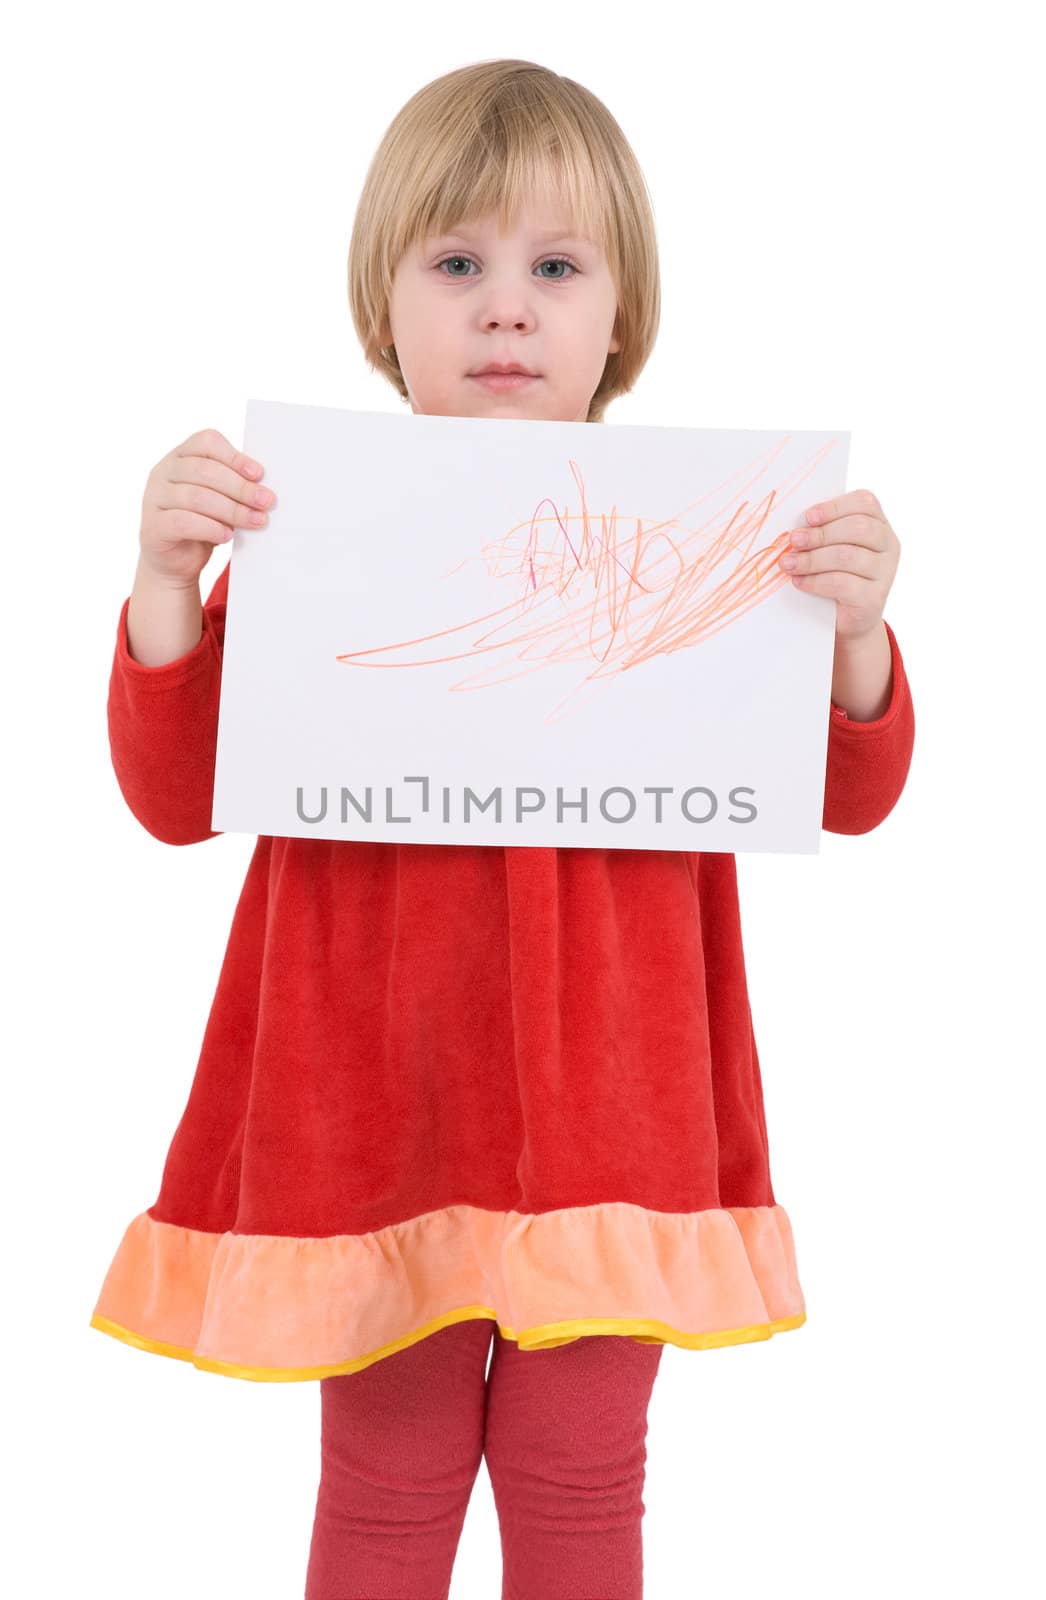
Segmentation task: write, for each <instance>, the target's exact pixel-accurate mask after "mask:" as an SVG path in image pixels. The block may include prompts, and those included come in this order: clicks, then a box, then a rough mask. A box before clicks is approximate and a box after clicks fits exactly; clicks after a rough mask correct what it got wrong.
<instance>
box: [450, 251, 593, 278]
mask: <svg viewBox="0 0 1046 1600" xmlns="http://www.w3.org/2000/svg"><path fill="white" fill-rule="evenodd" d="M472 260H473V257H472V256H466V255H463V254H462V252H461V251H460V250H459V251H455V253H454V254H453V255H452V256H444V257H443V260H442V261H437V262H436V271H437V272H438V271H439V269H440V268H441V267H445V266H446V264H447V262H448V261H472ZM552 263H556V264H557V265H562V266H564V267H569V268H570V269H571V271H572V272H573V273H575V274H576V273H578V272H579V271H580V270H581V269H580V268H579V267H576V266H575V265H574V263H573V261H571V260H569V258H568V257H567V256H546V257H545V259H544V261H541V262H539V263H538V265H539V266H542V267H547V266H549V265H550V264H552ZM443 276H444V277H451V278H463V277H464V278H468V277H471V273H467V272H466V273H461V272H451V273H449V274H448V273H444V274H443ZM545 282H546V283H566V282H567V279H566V278H565V277H555V278H546V279H545Z"/></svg>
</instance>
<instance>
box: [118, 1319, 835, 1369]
mask: <svg viewBox="0 0 1046 1600" xmlns="http://www.w3.org/2000/svg"><path fill="white" fill-rule="evenodd" d="M483 1317H486V1318H488V1319H489V1320H490V1321H492V1322H497V1325H498V1331H499V1333H500V1334H501V1335H502V1337H503V1338H506V1339H511V1340H512V1341H513V1342H514V1343H516V1344H518V1343H519V1341H520V1335H518V1334H516V1333H514V1332H513V1331H512V1330H511V1329H510V1328H505V1327H502V1325H501V1323H500V1322H498V1317H497V1312H496V1311H493V1310H492V1309H491V1308H490V1307H489V1306H465V1307H463V1308H462V1309H460V1310H458V1311H448V1312H447V1314H446V1316H442V1317H436V1318H434V1319H433V1321H432V1322H427V1323H426V1324H425V1326H424V1327H423V1328H418V1329H416V1330H415V1332H414V1333H408V1334H407V1335H406V1336H405V1337H404V1338H402V1339H396V1340H394V1341H393V1342H392V1344H386V1345H382V1347H381V1349H380V1350H374V1351H372V1353H371V1354H370V1355H369V1356H361V1357H360V1359H359V1360H358V1361H346V1362H345V1363H344V1364H343V1365H341V1366H334V1367H239V1366H236V1365H234V1364H233V1363H232V1362H228V1361H208V1360H207V1358H206V1357H205V1356H197V1355H195V1354H194V1353H193V1352H192V1351H191V1350H184V1349H182V1348H180V1347H179V1346H178V1345H173V1344H161V1343H159V1342H158V1341H157V1340H155V1339H143V1338H142V1336H141V1335H140V1334H137V1333H132V1332H131V1330H130V1329H129V1328H122V1327H121V1326H120V1324H119V1323H117V1322H110V1321H109V1319H108V1317H99V1316H93V1317H92V1318H91V1322H90V1326H91V1327H92V1328H97V1329H98V1331H99V1332H100V1333H107V1334H109V1335H110V1336H111V1337H112V1338H113V1339H119V1340H121V1341H122V1343H124V1344H129V1345H133V1346H134V1347H135V1348H136V1349H138V1350H147V1351H149V1352H150V1353H151V1354H153V1355H158V1356H171V1357H172V1358H173V1359H174V1360H175V1361H191V1362H192V1364H193V1366H194V1367H197V1368H199V1370H200V1371H201V1372H217V1373H219V1374H221V1375H222V1376H224V1377H227V1378H250V1379H253V1380H254V1381H255V1382H259V1383H296V1382H302V1381H305V1380H307V1379H316V1378H333V1377H337V1376H339V1375H340V1374H341V1373H343V1372H360V1371H362V1370H363V1368H364V1367H370V1366H373V1364H374V1363H375V1362H376V1361H383V1360H384V1359H385V1357H386V1356H391V1355H395V1353H396V1351H397V1350H405V1349H407V1347H408V1346H409V1345H412V1344H417V1343H418V1342H419V1340H421V1339H427V1338H428V1336H429V1335H430V1334H432V1333H438V1332H439V1330H440V1328H448V1327H450V1326H451V1324H452V1323H455V1322H473V1321H478V1320H479V1319H480V1318H483ZM805 1321H806V1313H805V1311H801V1312H799V1313H798V1314H797V1315H796V1316H794V1317H779V1318H778V1319H777V1320H776V1321H775V1322H757V1323H754V1324H753V1325H752V1326H750V1327H747V1328H717V1329H715V1330H713V1331H712V1332H710V1333H681V1332H680V1330H679V1329H678V1328H672V1327H669V1325H668V1323H666V1322H653V1321H650V1320H645V1319H642V1318H629V1317H590V1318H580V1319H578V1320H577V1321H574V1322H549V1323H546V1324H545V1326H544V1327H540V1328H528V1329H527V1330H526V1332H525V1333H524V1335H523V1336H522V1337H523V1340H524V1343H523V1349H524V1350H554V1349H557V1348H558V1347H559V1346H560V1345H564V1344H570V1343H572V1341H573V1340H574V1339H579V1338H583V1337H584V1336H585V1335H586V1334H597V1335H598V1334H613V1333H616V1334H622V1335H624V1336H626V1337H628V1338H632V1339H635V1340H636V1341H637V1342H638V1343H639V1344H672V1345H677V1346H678V1347H679V1348H680V1349H681V1350H713V1349H719V1348H721V1347H722V1346H724V1345H731V1344H750V1343H752V1342H753V1341H754V1340H757V1339H770V1338H772V1337H773V1335H774V1334H775V1333H787V1332H788V1331H789V1330H790V1329H792V1328H801V1327H802V1325H803V1323H804V1322H805Z"/></svg>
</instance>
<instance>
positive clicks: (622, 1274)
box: [91, 60, 914, 1600]
mask: <svg viewBox="0 0 1046 1600" xmlns="http://www.w3.org/2000/svg"><path fill="white" fill-rule="evenodd" d="M349 300H350V305H351V309H352V315H353V319H354V322H355V325H356V329H357V332H358V334H359V336H360V339H361V341H362V343H363V346H364V350H365V352H366V356H367V359H368V361H369V362H370V363H371V364H372V366H374V367H376V368H377V370H378V371H380V372H381V373H383V374H384V375H385V376H386V377H387V378H388V379H389V380H390V382H391V383H392V384H393V385H394V387H395V389H396V391H397V393H398V394H399V395H400V396H401V398H403V399H404V400H406V401H408V402H409V404H410V408H411V411H412V412H414V413H417V414H421V415H439V416H461V417H485V418H498V417H507V418H528V419H537V420H546V421H559V422H593V423H598V422H602V420H603V416H604V413H605V411H606V408H607V406H608V405H609V403H610V402H611V401H612V400H613V399H614V397H615V396H617V395H619V394H623V393H626V392H627V391H628V390H630V389H631V388H632V387H633V384H634V382H635V380H636V378H637V376H638V374H639V372H640V371H641V370H642V368H643V366H644V364H645V362H646V360H647V357H648V355H649V354H650V350H651V347H652V345H653V341H654V338H655V336H656V332H657V327H658V319H659V309H660V302H659V279H658V264H657V248H656V243H655V237H654V227H653V219H652V213H651V208H650V205H649V202H648V199H647V195H646V191H645V186H644V182H643V178H642V175H641V173H640V171H639V168H638V166H637V163H636V160H635V157H634V155H633V153H632V150H631V149H630V147H629V145H628V143H627V142H626V140H625V138H624V136H623V135H622V133H621V130H620V129H619V127H618V125H617V123H616V122H615V121H614V119H613V118H612V117H611V115H610V114H609V112H608V111H607V109H606V108H605V107H604V106H603V105H602V104H601V102H600V101H599V100H598V99H596V98H595V97H594V96H593V95H592V94H590V93H589V92H588V91H587V90H586V89H584V88H582V87H581V86H580V85H579V84H577V83H574V82H572V81H571V80H570V79H567V78H562V77H559V76H557V75H556V74H555V73H553V72H551V71H548V70H546V69H545V68H543V67H540V66H536V65H535V64H533V63H531V62H528V61H515V60H507V61H484V62H480V63H478V64H476V65H473V66H470V67H466V68H464V69H462V70H460V71H455V72H451V73H449V74H448V75H447V76H446V77H443V78H440V79H438V80H437V81H435V82H433V83H431V84H429V85H427V86H426V87H425V88H423V89H422V90H421V91H420V92H419V93H417V94H416V95H415V96H414V97H413V98H412V99H411V100H410V101H408V103H407V104H406V105H405V106H404V107H403V109H402V110H401V111H400V113H399V114H398V116H397V117H396V118H395V120H394V121H393V122H392V124H391V126H390V127H389V129H388V131H387V132H386V134H385V136H384V138H383V140H382V142H381V144H380V146H379V148H378V151H377V153H376V155H375V157H374V160H373V162H372V164H371V167H370V169H369V172H368V174H367V178H366V181H365V184H364V188H363V193H362V196H361V198H360V202H359V208H358V212H357V216H356V221H355V227H354V231H353V235H352V241H351V245H350V255H349ZM492 365H493V366H499V365H500V366H502V367H505V366H519V367H521V368H523V369H525V373H524V374H523V375H520V376H518V377H517V378H516V379H515V380H511V379H506V378H505V377H504V376H502V378H501V380H500V381H498V379H497V378H496V377H495V378H493V379H492V378H491V377H489V376H484V375H483V369H487V368H489V367H490V366H492ZM263 474H264V465H263V464H259V463H257V462H252V461H250V460H248V459H247V458H246V457H245V456H244V455H243V454H241V453H240V452H239V451H237V450H235V449H234V448H233V447H232V446H231V445H230V444H229V442H228V441H227V440H226V439H225V438H223V437H222V435H221V434H219V433H216V432H214V431H213V430H209V429H208V430H205V431H203V432H201V433H198V434H195V435H193V436H192V437H191V438H189V439H187V440H186V441H185V443H184V444H182V445H180V446H178V447H176V448H175V449H174V450H173V451H172V452H171V453H170V455H169V456H167V457H165V458H164V460H163V461H161V462H160V463H159V464H158V466H157V467H155V468H154V469H153V471H152V473H151V474H150V477H149V480H148V485H147V488H146V493H145V497H144V503H143V519H142V527H141V533H140V553H139V559H138V568H137V573H136V577H135V582H134V588H133V591H132V593H131V595H130V597H129V598H128V599H127V600H125V601H124V604H123V608H122V610H121V613H120V617H119V622H118V628H117V640H116V650H115V655H114V659H113V666H112V677H111V682H110V690H109V702H108V715H109V736H110V742H111V747H112V759H113V766H114V769H115V772H116V777H117V780H118V782H119V785H120V789H121V791H122V793H123V795H124V798H125V800H126V801H127V804H128V806H129V807H130V809H131V811H132V812H133V814H134V815H135V817H136V818H137V819H138V820H139V821H140V822H141V823H142V825H143V826H144V827H145V828H147V829H148V831H149V832H150V833H151V834H153V835H154V837H156V838H157V839H161V840H163V841H165V842H167V843H169V844H176V845H185V844H193V843H196V842H199V841H202V840H205V839H212V838H214V837H215V834H214V832H213V830H212V829H211V827H210V818H211V800H212V791H213V781H214V757H215V742H216V732H217V717H218V701H219V687H220V682H221V673H222V644H223V637H224V624H225V601H226V594H227V586H228V577H229V568H228V565H226V567H225V569H224V570H223V572H222V573H221V575H220V576H219V578H218V580H217V582H216V583H215V584H214V586H213V588H212V590H211V593H210V595H209V598H208V600H207V602H206V605H205V606H203V607H202V608H201V603H200V590H199V576H200V573H201V571H202V569H203V568H204V566H205V565H206V563H207V560H208V558H209V557H210V555H211V552H212V550H213V548H214V546H215V545H216V544H220V543H223V542H227V541H228V540H230V539H231V538H233V536H234V531H235V530H240V536H241V537H243V538H252V537H260V538H264V537H265V533H264V531H262V532H260V533H253V532H250V531H248V530H251V529H254V528H257V527H258V526H259V525H264V523H265V521H266V516H265V507H267V506H268V505H271V504H272V503H273V501H274V498H275V496H274V495H273V494H272V492H271V491H269V490H266V489H264V488H262V487H261V484H260V480H261V478H262V476H263ZM822 511H823V515H822V517H821V520H820V522H818V521H817V520H816V518H815V517H814V516H810V517H809V518H808V522H809V524H810V534H809V538H810V543H811V548H810V550H809V553H808V554H807V555H802V556H798V557H797V559H798V561H799V563H800V566H799V576H800V578H801V579H802V580H803V581H804V583H805V585H806V586H807V587H809V588H810V589H812V590H813V591H814V592H820V593H822V594H827V595H832V596H834V597H835V598H836V599H837V600H838V602H839V605H838V611H837V617H838V622H837V644H836V658H835V675H834V677H833V686H832V709H831V713H830V716H829V735H828V752H827V772H826V783H825V796H824V814H823V826H824V827H825V828H827V829H829V830H830V831H832V832H834V833H850V834H858V833H866V832H868V831H869V830H870V829H872V828H875V827H877V826H878V824H879V823H880V822H882V820H883V818H884V817H886V816H887V815H888V814H889V812H890V810H891V809H892V807H893V806H894V805H895V803H896V801H897V799H898V796H899V795H900V793H901V791H902V789H903V787H904V783H905V779H906V776H907V772H908V766H909V761H910V758H911V752H912V745H913V738H914V716H913V709H912V701H911V695H910V692H909V687H908V683H907V679H906V676H905V671H904V666H903V664H902V661H901V656H900V652H899V650H898V647H897V641H896V639H895V638H894V635H893V632H892V630H891V629H890V628H889V627H888V626H887V625H886V624H885V622H883V620H882V602H883V600H884V599H885V595H886V593H887V591H888V589H889V585H890V580H891V578H892V575H893V570H894V568H895V566H896V560H897V551H898V549H899V546H898V544H897V541H896V538H895V536H894V535H893V532H892V530H891V529H890V528H889V525H888V524H887V523H886V521H885V519H884V518H883V517H882V515H881V512H880V511H879V509H878V502H877V501H875V500H874V497H872V496H870V495H868V494H867V493H866V492H865V491H858V492H857V493H856V494H855V495H847V496H844V497H842V498H841V499H840V500H839V501H836V502H832V503H830V504H829V505H828V506H827V507H825V508H822ZM844 541H845V542H844ZM793 543H798V529H797V530H796V537H795V539H794V540H793ZM787 581H789V580H788V578H787V576H786V575H785V573H784V572H783V571H782V574H781V582H782V583H784V582H787ZM683 732H684V736H685V730H684V731H683ZM804 1320H805V1307H804V1300H803V1294H802V1290H801V1288H800V1284H799V1277H798V1274H797V1270H796V1259H795V1252H794V1245H793V1240H792V1230H791V1227H790V1224H789V1220H788V1217H787V1215H786V1213H785V1211H784V1209H783V1207H782V1206H780V1205H778V1203H777V1201H776V1200H775V1198H774V1194H773V1190H772V1187H771V1182H770V1169H769V1161H768V1146H767V1135H766V1124H765V1121H764V1116H763V1102H762V1090H761V1081H760V1073H759V1061H758V1054H757V1050H756V1044H755V1039H754V1037H753V1033H752V1022H751V1013H750V1009H749V1002H748V994H747V988H746V980H745V967H744V958H743V952H742V943H741V929H740V922H739V910H738V897H737V882H736V872H735V862H734V857H733V856H732V855H728V854H723V853H721V852H717V853H709V854H706V853H702V852H699V851H693V852H687V851H679V850H676V851H672V850H629V849H599V848H592V849H589V848H579V849H570V848H561V849H557V848H535V847H531V846H522V847H508V846H506V847H489V846H469V845H436V844H402V845H401V844H395V843H386V842H368V841H366V840H324V839H304V838H292V839H283V838H259V839H258V841H257V844H256V847H255V850H254V854H253V856H252V859H251V862H250V866H249V869H248V872H247V876H246V880H245V882H244V885H243V889H242V891H241V894H240V898H239V901H238V903H237V906H236V910H235V914H234V916H233V920H232V927H231V931H230V935H229V942H228V947H227V950H226V955H225V959H224V962H223V965H222V969H221V974H220V976H219V980H218V986H217V992H216V994H215V997H214V1002H213V1006H212V1009H211V1013H210V1017H209V1020H208V1023H207V1027H206V1030H205V1034H204V1039H203V1046H202V1050H201V1053H200V1057H199V1061H198V1065H197V1070H196V1075H195V1078H194V1081H193V1084H192V1089H191V1092H190V1095H189V1099H188V1103H187V1105H186V1107H185V1111H184V1113H183V1116H182V1119H181V1122H180V1123H179V1126H178V1128H177V1131H176V1133H175V1135H174V1139H173V1142H172V1144H171V1146H170V1151H169V1153H168V1156H167V1161H166V1164H165V1167H164V1172H163V1180H162V1184H161V1187H160V1194H159V1197H158V1199H157V1200H156V1202H155V1203H154V1204H153V1205H152V1206H150V1207H149V1209H148V1210H147V1211H145V1212H143V1213H141V1214H140V1215H138V1216H137V1217H135V1219H134V1220H133V1221H132V1222H131V1223H130V1225H129V1226H128V1228H127V1230H126V1232H125V1234H124V1237H123V1239H122V1241H121V1243H120V1245H119V1248H118V1249H117V1251H116V1254H115V1257H114V1259H113V1262H112V1265H111V1267H110V1269H109V1272H108V1274H107V1276H106V1278H105V1281H104V1284H103V1286H102V1289H101V1293H100V1296H99V1299H98V1302H97V1305H96V1308H95V1311H94V1315H93V1317H92V1319H91V1322H92V1326H93V1327H96V1328H99V1329H101V1330H102V1331H103V1332H105V1333H108V1334H111V1335H113V1337H115V1338H117V1339H120V1340H123V1341H124V1342H125V1343H126V1344H130V1345H135V1346H137V1347H138V1348H139V1349H142V1350H149V1351H154V1352H156V1353H158V1354H161V1355H167V1356H174V1357H176V1358H178V1359H180V1360H183V1361H190V1362H192V1363H193V1365H194V1366H196V1367H198V1368H201V1369H202V1370H204V1371H207V1372H215V1373H220V1374H224V1375H226V1376H229V1377H234V1378H252V1379H258V1380H262V1381H270V1382H287V1381H296V1380H309V1379H314V1380H317V1381H318V1383H319V1389H320V1399H321V1451H320V1457H321V1461H320V1479H319V1488H318V1494H317V1502H316V1515H315V1523H314V1527H313V1534H312V1542H311V1548H310V1553H309V1560H308V1568H307V1576H306V1583H305V1595H306V1600H364V1597H366V1600H434V1597H443V1600H445V1597H446V1596H447V1594H448V1591H449V1585H450V1578H451V1569H452V1566H453V1562H454V1556H455V1552H456V1549H457V1546H458V1540H459V1536H460V1533H461V1528H462V1524H463V1521H464V1517H465V1511H466V1507H467V1504H468V1501H469V1497H470V1494H471V1490H472V1485H473V1482H474V1479H475V1476H476V1473H477V1471H478V1468H479V1463H480V1460H481V1459H482V1458H483V1457H484V1456H485V1458H486V1461H487V1467H488V1470H489V1473H490V1479H491V1484H492V1488H493V1492H494V1498H495V1503H496V1508H497V1514H498V1519H499V1526H500V1533H501V1542H502V1551H503V1574H504V1576H503V1589H502V1596H503V1600H595V1597H597V1596H598V1597H599V1600H637V1597H638V1596H640V1595H641V1593H642V1543H641V1527H640V1521H641V1517H642V1515H643V1511H644V1505H643V1501H642V1498H641V1493H642V1488H643V1483H644V1463H645V1460H646V1451H645V1443H644V1441H645V1436H646V1426H647V1422H646V1419H647V1407H648V1403H649V1399H650V1395H651V1391H652V1388H653V1383H654V1379H655V1376H656V1373H657V1370H658V1366H659V1363H660V1359H661V1354H662V1350H663V1348H664V1346H665V1345H666V1344H672V1345H675V1346H677V1347H678V1348H679V1349H682V1350H708V1349H714V1348H716V1347H718V1346H721V1345H729V1344H738V1343H741V1342H744V1341H749V1340H758V1339H769V1338H770V1337H771V1335H773V1334H775V1333H781V1332H784V1331H786V1330H789V1329H793V1328H798V1327H800V1326H801V1325H802V1323H803V1321H804ZM491 1347H493V1348H492V1354H491V1360H490V1368H489V1374H488V1371H487V1358H488V1353H490V1352H491Z"/></svg>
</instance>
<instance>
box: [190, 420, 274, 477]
mask: <svg viewBox="0 0 1046 1600" xmlns="http://www.w3.org/2000/svg"><path fill="white" fill-rule="evenodd" d="M174 454H175V457H178V456H184V455H188V456H207V457H209V458H211V459H213V460H214V461H221V462H222V463H223V464H224V465H225V466H227V467H232V469H233V470H234V471H235V472H240V473H242V474H243V475H244V477H246V478H253V479H254V480H255V481H256V482H257V480H258V479H259V478H261V477H263V476H264V473H265V468H264V467H263V466H262V464H261V462H260V461H254V460H252V459H251V457H250V456H247V455H244V453H243V451H242V450H237V449H236V447H235V446H234V445H231V444H230V443H229V441H228V439H227V438H226V437H225V435H224V433H219V432H218V429H217V428H201V429H200V431H199V433H193V434H190V436H189V438H188V439H186V440H185V442H184V444H180V445H179V446H178V448H177V449H176V450H175V452H174Z"/></svg>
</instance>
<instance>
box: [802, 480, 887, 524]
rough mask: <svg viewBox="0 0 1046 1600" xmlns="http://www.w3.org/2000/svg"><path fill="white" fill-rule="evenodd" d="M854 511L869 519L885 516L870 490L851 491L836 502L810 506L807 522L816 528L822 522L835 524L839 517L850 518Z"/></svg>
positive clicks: (830, 501)
mask: <svg viewBox="0 0 1046 1600" xmlns="http://www.w3.org/2000/svg"><path fill="white" fill-rule="evenodd" d="M853 511H856V512H863V513H864V514H865V515H866V516H869V517H882V516H883V508H882V506H881V505H880V504H879V501H878V500H877V498H876V496H875V495H874V494H873V493H872V491H871V490H870V489H851V491H850V492H849V494H842V495H839V496H838V498H837V499H835V500H820V501H818V503H817V505H814V506H808V507H807V509H806V520H807V522H808V523H810V525H811V526H815V525H816V524H818V523H822V522H834V521H835V520H836V518H837V517H845V516H848V515H849V514H850V513H851V512H853ZM884 520H885V519H884Z"/></svg>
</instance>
